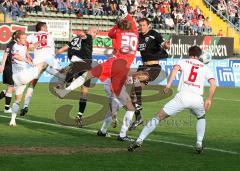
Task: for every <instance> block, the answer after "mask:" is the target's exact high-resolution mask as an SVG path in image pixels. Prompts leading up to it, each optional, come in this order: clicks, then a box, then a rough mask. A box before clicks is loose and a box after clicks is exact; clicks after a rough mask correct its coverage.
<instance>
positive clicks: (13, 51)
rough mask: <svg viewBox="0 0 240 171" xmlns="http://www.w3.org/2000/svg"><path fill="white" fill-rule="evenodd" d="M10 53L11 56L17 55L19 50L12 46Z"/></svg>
mask: <svg viewBox="0 0 240 171" xmlns="http://www.w3.org/2000/svg"><path fill="white" fill-rule="evenodd" d="M11 53H12V55H13V56H14V55H16V54H19V49H18V46H16V44H15V45H14V46H13V48H12V51H11Z"/></svg>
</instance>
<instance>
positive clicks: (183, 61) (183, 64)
mask: <svg viewBox="0 0 240 171" xmlns="http://www.w3.org/2000/svg"><path fill="white" fill-rule="evenodd" d="M185 65H186V63H185V60H179V61H178V63H177V64H175V65H174V66H179V67H180V68H181V71H183V70H184V66H185Z"/></svg>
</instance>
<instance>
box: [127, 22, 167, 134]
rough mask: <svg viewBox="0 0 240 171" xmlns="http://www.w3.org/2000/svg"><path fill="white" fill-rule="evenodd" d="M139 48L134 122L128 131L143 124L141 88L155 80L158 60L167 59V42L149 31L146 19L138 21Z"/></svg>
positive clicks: (159, 67)
mask: <svg viewBox="0 0 240 171" xmlns="http://www.w3.org/2000/svg"><path fill="white" fill-rule="evenodd" d="M138 23H139V31H140V34H139V48H138V50H139V51H140V53H141V57H142V58H141V59H142V62H143V65H140V66H139V67H138V70H137V72H136V73H134V77H135V78H136V79H135V80H134V94H135V95H136V96H133V95H132V98H133V97H136V102H134V103H135V107H136V112H135V117H136V120H135V121H134V122H133V123H132V125H131V127H130V130H132V129H135V128H136V127H137V126H138V125H140V124H141V123H143V120H142V117H141V114H140V111H141V110H142V88H143V87H144V86H145V85H147V84H148V83H149V82H151V81H154V80H156V79H157V77H158V76H159V74H160V72H161V69H162V68H161V66H160V65H159V60H161V59H164V58H167V57H168V54H167V52H166V49H168V48H169V45H170V44H169V41H164V40H163V38H162V35H161V34H160V33H158V32H156V31H155V30H151V29H150V27H151V24H150V21H149V20H148V19H147V18H141V19H140V20H139V22H138ZM138 76H142V81H139V80H138V79H137V78H138Z"/></svg>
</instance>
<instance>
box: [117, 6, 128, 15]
mask: <svg viewBox="0 0 240 171" xmlns="http://www.w3.org/2000/svg"><path fill="white" fill-rule="evenodd" d="M119 10H120V12H121V15H122V18H125V17H126V16H127V15H128V10H127V6H126V5H119Z"/></svg>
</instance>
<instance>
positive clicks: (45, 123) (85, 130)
mask: <svg viewBox="0 0 240 171" xmlns="http://www.w3.org/2000/svg"><path fill="white" fill-rule="evenodd" d="M0 117H2V118H9V119H10V118H11V117H9V116H5V115H0ZM17 120H20V121H26V122H30V123H36V124H41V125H48V126H54V127H60V128H68V129H74V130H78V131H82V132H87V133H97V131H96V130H91V129H86V128H81V129H80V128H76V127H72V126H64V125H59V124H54V123H48V122H41V121H34V120H29V119H24V118H17ZM110 135H112V136H118V134H114V133H110ZM131 138H135V139H136V137H131ZM146 140H147V141H152V142H158V143H164V144H171V145H176V146H183V147H189V148H193V146H192V145H188V144H182V143H177V142H170V141H163V140H154V139H146ZM205 149H206V150H211V151H217V152H222V153H228V154H237V155H239V154H240V153H238V152H234V151H229V150H223V149H219V148H211V147H206V148H205Z"/></svg>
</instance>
